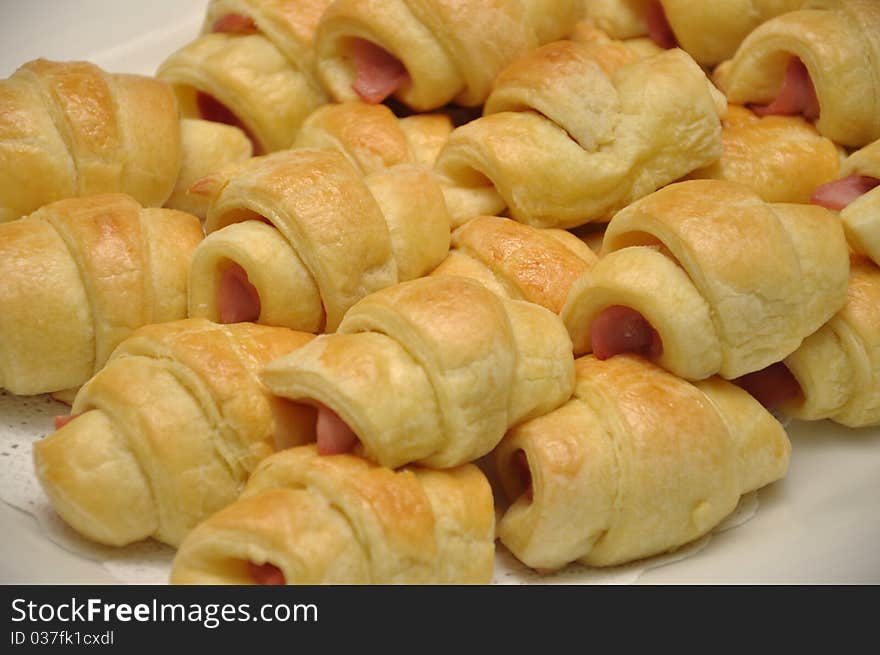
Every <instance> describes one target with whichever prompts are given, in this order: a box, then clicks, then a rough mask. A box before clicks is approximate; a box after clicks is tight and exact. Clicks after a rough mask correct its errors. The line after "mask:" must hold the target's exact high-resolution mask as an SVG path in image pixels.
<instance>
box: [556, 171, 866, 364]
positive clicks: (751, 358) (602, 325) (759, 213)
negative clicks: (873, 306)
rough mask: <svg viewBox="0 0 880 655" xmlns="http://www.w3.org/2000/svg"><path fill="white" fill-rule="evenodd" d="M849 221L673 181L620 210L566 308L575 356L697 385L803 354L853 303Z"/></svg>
mask: <svg viewBox="0 0 880 655" xmlns="http://www.w3.org/2000/svg"><path fill="white" fill-rule="evenodd" d="M848 274H849V254H848V248H847V245H846V240H845V238H844V234H843V230H842V228H841V225H840V221H839V220H838V219H837V216H835V215H834V213H833V212H830V211H828V210H827V209H825V208H823V207H817V206H815V205H796V204H783V203H777V204H769V203H765V202H764V201H763V200H761V198H760V197H758V195H757V194H755V193H754V192H753V191H751V190H750V189H748V188H747V187H744V186H742V185H739V184H734V183H732V182H721V181H718V180H691V181H687V182H679V183H677V184H672V185H670V186H668V187H665V188H664V189H661V190H660V191H657V192H656V193H653V194H651V195H650V196H646V197H645V198H642V199H641V200H639V201H637V202H635V203H633V204H632V205H630V206H629V207H627V208H626V209H624V210H622V211H620V212H618V213H617V214H616V215H615V216H614V218H613V219H612V220H611V222H610V223H609V224H608V229H607V230H606V231H605V237H604V240H603V243H602V256H601V257H600V259H599V261H598V262H597V263H596V265H595V266H594V267H593V268H592V270H591V271H590V272H589V273H588V274H587V275H585V276H584V277H583V278H581V279H580V280H578V281H577V282H576V283H575V285H574V288H573V289H572V291H571V294H570V296H569V300H568V302H567V303H566V305H565V307H564V308H563V310H562V318H563V320H564V321H565V324H566V326H568V329H569V331H570V333H571V335H572V341H573V342H574V347H575V352H576V353H585V352H591V351H592V352H593V353H595V354H596V356H597V357H599V358H600V359H605V358H607V357H611V356H613V355H615V354H617V353H620V352H627V351H630V352H637V353H640V354H643V355H645V356H647V357H649V358H651V359H654V360H656V361H657V363H659V364H660V365H661V366H662V367H664V368H666V369H667V370H669V371H671V372H673V373H675V374H676V375H679V376H681V377H684V378H687V379H691V380H701V379H703V378H706V377H709V376H710V375H713V374H715V373H719V374H720V375H721V376H722V377H724V378H728V379H731V378H736V377H739V376H741V375H744V374H746V373H751V372H753V371H756V370H760V369H762V368H764V367H765V366H768V365H769V364H771V363H773V362H777V361H779V360H780V359H782V358H784V357H786V356H787V355H789V354H790V353H791V352H793V351H794V350H795V349H796V348H797V347H798V346H799V345H800V344H801V341H802V340H803V339H804V338H805V337H806V336H808V335H810V334H812V333H813V332H815V331H816V330H817V329H819V327H821V326H822V325H823V324H824V323H825V322H826V321H828V320H829V319H830V318H831V317H832V316H833V315H834V314H835V313H836V312H837V311H838V310H839V309H840V308H841V307H842V306H843V304H844V302H845V300H846V285H847V278H848Z"/></svg>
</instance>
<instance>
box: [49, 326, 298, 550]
mask: <svg viewBox="0 0 880 655" xmlns="http://www.w3.org/2000/svg"><path fill="white" fill-rule="evenodd" d="M311 338H312V336H311V335H309V334H304V333H300V332H294V331H292V330H287V329H285V328H271V327H264V326H260V325H251V324H244V323H243V324H239V325H230V326H221V325H217V324H214V323H210V322H208V321H206V320H203V319H187V320H182V321H175V322H171V323H164V324H160V325H150V326H146V327H144V328H141V329H140V330H138V331H137V332H135V333H134V334H133V335H132V336H131V337H130V338H128V339H127V340H125V341H124V342H122V343H121V344H120V345H119V347H118V348H117V349H116V350H115V351H114V353H113V356H112V357H111V359H110V361H109V362H107V366H105V367H104V368H103V369H102V370H101V371H99V372H98V374H97V375H95V377H93V378H92V379H91V380H89V381H88V382H87V383H86V384H85V385H83V387H82V388H81V389H80V391H79V393H77V395H76V399H75V400H74V403H73V408H72V413H71V416H70V417H64V418H61V419H56V425H57V426H58V427H59V428H60V429H58V431H57V432H55V433H53V434H51V435H50V436H49V437H47V438H46V439H43V440H41V441H37V442H35V444H34V466H35V468H36V472H37V477H38V478H39V480H40V483H41V484H42V485H43V489H44V490H45V491H46V495H47V496H48V497H49V500H50V501H51V503H52V506H53V507H54V508H55V511H56V512H58V514H59V515H60V516H61V518H63V519H64V520H65V521H66V522H67V523H69V524H70V525H71V526H72V527H73V528H75V529H76V530H77V531H78V532H80V533H82V534H83V535H85V536H86V537H88V538H90V539H93V540H95V541H98V542H100V543H104V544H109V545H112V546H124V545H126V544H129V543H132V542H135V541H139V540H141V539H146V538H147V537H154V538H156V539H158V540H159V541H163V542H165V543H167V544H171V545H172V546H176V545H178V544H179V543H180V541H181V540H182V539H183V537H184V536H185V535H186V533H187V532H189V530H190V529H192V527H193V526H195V525H196V524H197V523H199V522H200V521H202V520H203V519H205V518H207V517H208V516H210V515H211V514H212V513H214V512H215V511H217V510H218V509H220V508H221V507H225V506H226V505H228V504H229V503H231V502H233V501H234V500H235V499H236V498H237V497H238V495H239V493H240V492H241V490H242V488H243V487H244V483H245V482H246V480H247V478H248V475H249V474H250V472H251V471H252V470H253V469H254V467H255V466H256V465H257V463H258V462H259V461H260V460H262V459H263V458H265V457H267V456H268V455H270V454H271V453H272V452H273V451H274V449H275V442H274V441H273V439H274V438H275V433H276V432H280V431H281V425H282V420H281V419H282V417H283V418H284V429H283V433H284V438H285V439H286V443H297V436H299V440H300V441H304V440H305V439H306V438H307V436H308V434H307V432H308V430H309V429H310V427H309V426H310V422H309V418H310V417H309V416H308V415H307V412H303V411H302V410H300V413H299V414H297V413H296V412H295V411H294V410H292V409H288V410H286V411H285V412H284V413H282V412H280V411H279V412H273V410H272V404H273V402H274V401H272V399H271V398H270V397H269V395H268V394H267V393H266V391H265V389H264V387H263V386H262V384H261V383H260V381H259V378H258V377H257V371H258V369H259V368H260V367H261V366H262V365H264V364H265V363H267V362H268V361H270V360H272V359H274V358H275V357H278V356H279V355H282V354H284V353H287V352H290V351H291V350H294V349H296V348H299V347H300V346H302V345H303V344H304V343H306V342H308V341H309V340H310V339H311ZM276 417H277V418H276ZM311 420H312V421H313V420H314V419H313V418H311ZM298 427H301V428H302V429H304V430H306V432H305V433H302V434H300V433H298V432H297V429H298Z"/></svg>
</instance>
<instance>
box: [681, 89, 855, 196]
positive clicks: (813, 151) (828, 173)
mask: <svg viewBox="0 0 880 655" xmlns="http://www.w3.org/2000/svg"><path fill="white" fill-rule="evenodd" d="M721 142H722V143H723V145H724V152H723V154H722V155H721V159H719V160H718V161H716V162H714V163H712V164H710V165H709V166H706V167H705V168H701V169H699V170H696V171H694V172H693V173H691V174H690V175H689V176H688V177H690V178H694V179H703V178H709V179H713V180H727V181H728V182H738V183H740V184H745V185H746V186H748V187H750V188H751V189H752V190H753V191H756V192H757V193H758V195H759V196H761V198H763V199H764V200H766V201H767V202H798V203H807V202H809V201H810V196H811V195H812V193H813V191H814V190H815V188H816V187H817V186H819V185H821V184H825V183H826V182H829V181H831V180H834V179H836V178H837V175H838V172H839V171H840V163H841V150H840V149H839V148H838V147H837V146H835V145H834V143H833V142H832V141H831V140H830V139H826V138H825V137H823V136H821V135H820V134H819V133H818V132H817V131H816V129H815V128H814V127H813V126H812V125H810V124H809V123H808V122H806V121H805V120H804V119H803V118H802V117H800V116H764V117H759V116H756V115H755V114H754V113H752V112H751V111H749V110H748V109H746V108H745V107H740V106H739V105H731V106H729V107H728V108H727V116H726V117H725V118H724V122H723V128H722V130H721Z"/></svg>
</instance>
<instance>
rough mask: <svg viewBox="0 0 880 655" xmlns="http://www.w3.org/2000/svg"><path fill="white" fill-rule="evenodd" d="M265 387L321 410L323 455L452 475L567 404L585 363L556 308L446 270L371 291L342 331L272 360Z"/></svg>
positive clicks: (319, 436)
mask: <svg viewBox="0 0 880 655" xmlns="http://www.w3.org/2000/svg"><path fill="white" fill-rule="evenodd" d="M263 381H264V382H265V383H266V385H267V386H268V387H269V389H270V390H271V391H272V392H273V393H274V394H276V395H277V396H280V397H282V398H286V399H288V400H290V401H291V402H293V403H294V404H296V405H302V404H306V405H311V406H314V407H317V408H318V416H317V423H316V438H317V442H318V451H319V452H320V453H322V454H336V453H340V452H349V451H352V450H355V451H356V452H358V454H362V455H363V456H364V457H366V458H367V459H370V460H373V461H376V462H378V463H379V464H381V465H382V466H388V467H390V468H396V467H398V466H402V465H404V464H407V463H410V462H416V463H419V464H423V465H425V466H431V467H434V468H447V467H451V466H458V465H459V464H462V463H465V462H470V461H473V460H474V459H476V458H478V457H481V456H482V455H485V454H486V453H488V452H489V451H490V450H492V448H494V447H495V445H496V444H497V443H498V442H499V441H500V440H501V437H502V436H503V435H504V432H505V431H506V430H507V429H508V428H509V427H510V426H512V425H516V424H517V423H519V422H521V421H523V420H525V419H527V418H529V417H532V416H538V415H540V414H543V413H546V412H548V411H550V410H551V409H553V408H554V407H557V406H559V405H560V404H562V403H563V402H565V401H566V400H567V399H568V397H569V395H570V394H571V390H572V386H573V384H574V360H573V357H572V354H571V341H570V340H569V338H568V334H567V333H566V331H565V327H564V326H563V325H562V322H561V321H560V320H559V318H558V317H557V316H555V315H554V314H553V313H551V312H550V311H549V310H547V309H544V308H543V307H540V306H538V305H535V304H533V303H529V302H523V301H517V300H507V299H503V298H500V297H498V296H496V295H495V294H493V293H492V292H490V291H488V290H487V289H486V288H485V287H483V286H482V285H480V284H478V283H477V282H474V281H473V280H469V279H465V278H460V277H454V276H448V277H447V276H442V275H441V276H431V277H426V278H420V279H418V280H412V281H410V282H404V283H402V284H399V285H397V286H393V287H389V288H387V289H383V290H381V291H377V292H376V293H373V294H371V295H369V296H367V297H366V298H364V299H363V300H361V301H360V302H359V303H357V304H356V305H355V306H354V307H352V308H351V309H350V310H349V311H348V313H346V315H345V318H344V319H343V320H342V323H341V324H340V326H339V329H338V331H337V333H336V334H325V335H320V336H318V337H317V338H316V339H315V340H314V341H313V342H312V343H310V344H308V345H307V346H306V347H305V348H302V349H300V350H298V351H297V352H294V353H291V354H290V355H287V356H285V357H282V358H280V359H278V360H276V361H274V362H272V363H271V364H269V365H268V366H267V367H266V368H265V369H264V370H263Z"/></svg>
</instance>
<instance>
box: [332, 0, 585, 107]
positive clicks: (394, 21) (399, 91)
mask: <svg viewBox="0 0 880 655" xmlns="http://www.w3.org/2000/svg"><path fill="white" fill-rule="evenodd" d="M578 5H579V2H578V1H577V0H546V1H544V2H535V1H534V0H458V1H456V2H446V1H443V0H336V2H334V3H332V4H331V5H330V6H329V7H328V8H327V11H326V12H325V13H324V15H323V16H322V17H321V22H320V25H319V26H318V33H317V36H316V38H315V51H316V56H317V67H318V74H319V75H320V78H321V80H322V81H323V82H324V84H325V86H326V88H327V89H328V91H329V92H330V95H331V96H333V98H334V99H335V100H336V101H337V102H342V101H347V100H356V99H361V100H364V101H365V102H371V103H377V102H382V101H383V100H384V99H385V98H387V97H389V96H391V95H393V96H394V97H396V98H397V99H399V100H400V101H401V102H403V103H404V104H406V105H407V106H409V107H411V108H412V109H414V110H416V111H428V110H431V109H437V108H439V107H442V106H443V105H445V104H447V103H448V102H450V101H454V102H456V103H458V104H460V105H465V106H477V105H481V104H483V102H485V100H486V97H487V96H488V95H489V90H490V87H491V85H492V81H493V80H494V79H495V77H496V76H497V75H498V73H499V71H501V70H502V69H503V68H504V67H505V66H506V65H507V64H509V63H510V62H511V61H513V60H514V59H516V58H517V57H519V56H521V55H523V54H525V53H526V52H529V51H530V50H533V49H535V48H537V47H538V46H539V45H541V44H542V43H548V42H550V41H554V40H556V39H561V38H563V37H564V36H566V34H567V33H568V32H569V30H570V29H571V27H572V26H573V25H574V23H575V20H576V19H577V16H578V11H579V6H578Z"/></svg>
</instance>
